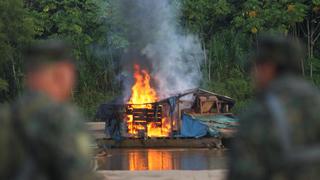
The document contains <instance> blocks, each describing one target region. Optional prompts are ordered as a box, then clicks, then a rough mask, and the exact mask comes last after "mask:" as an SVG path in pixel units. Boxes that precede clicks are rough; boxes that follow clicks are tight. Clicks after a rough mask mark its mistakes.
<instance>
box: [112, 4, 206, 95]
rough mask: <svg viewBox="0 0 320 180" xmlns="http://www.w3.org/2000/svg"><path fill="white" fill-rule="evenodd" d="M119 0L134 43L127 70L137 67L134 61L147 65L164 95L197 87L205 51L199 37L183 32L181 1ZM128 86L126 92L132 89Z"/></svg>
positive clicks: (125, 69)
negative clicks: (180, 21)
mask: <svg viewBox="0 0 320 180" xmlns="http://www.w3.org/2000/svg"><path fill="white" fill-rule="evenodd" d="M117 2H118V3H119V5H120V10H121V12H122V13H121V14H122V16H123V21H125V23H126V25H127V26H128V32H127V35H128V39H129V43H130V47H129V50H128V53H127V55H126V56H124V58H123V65H124V71H125V72H124V73H128V72H129V71H130V70H129V69H130V67H131V70H132V69H133V63H139V64H141V65H143V66H145V67H144V68H147V69H148V70H149V71H150V73H151V76H152V77H153V78H154V83H155V87H156V88H157V92H158V95H159V96H160V98H166V97H168V96H170V95H171V94H175V93H179V92H182V91H184V90H187V89H192V88H197V87H198V86H199V84H200V80H201V72H200V66H201V63H202V61H203V52H202V49H201V44H200V42H199V39H198V38H197V37H196V36H194V35H192V34H186V33H184V32H185V31H184V32H183V31H181V29H180V26H179V23H178V15H179V13H180V12H179V5H178V4H177V2H176V1H171V0H120V1H117ZM136 53H138V54H139V56H140V57H141V58H136V57H137V55H134V54H136ZM133 57H135V58H134V59H133ZM129 73H132V72H129ZM124 83H126V82H124ZM129 84H130V83H129ZM131 84H132V82H131ZM131 84H130V85H131ZM130 87H131V86H130ZM128 88H129V87H127V89H126V90H125V92H128V91H129V90H128Z"/></svg>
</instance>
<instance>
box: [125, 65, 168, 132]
mask: <svg viewBox="0 0 320 180" xmlns="http://www.w3.org/2000/svg"><path fill="white" fill-rule="evenodd" d="M134 79H135V83H134V85H133V86H132V88H131V91H132V93H131V97H130V100H129V101H128V104H127V108H126V114H127V127H128V133H129V134H130V135H131V136H140V137H141V136H148V137H164V136H168V135H169V132H170V128H171V126H170V124H169V122H168V121H167V118H166V117H164V116H162V114H163V112H162V110H163V108H162V105H159V104H157V103H156V102H157V101H158V100H159V97H158V95H157V92H156V90H155V89H154V88H152V87H151V84H150V80H151V78H150V75H149V72H148V71H147V70H144V69H140V66H139V65H135V72H134Z"/></svg>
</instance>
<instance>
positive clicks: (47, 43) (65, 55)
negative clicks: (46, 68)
mask: <svg viewBox="0 0 320 180" xmlns="http://www.w3.org/2000/svg"><path fill="white" fill-rule="evenodd" d="M72 60H73V56H72V51H71V46H70V45H69V44H67V43H65V42H64V41H61V40H42V41H38V42H35V43H33V44H32V45H31V46H29V47H27V48H26V49H25V50H24V65H25V68H26V70H27V71H28V70H32V69H34V68H37V67H38V66H39V65H43V64H48V63H53V62H58V61H70V62H73V61H72Z"/></svg>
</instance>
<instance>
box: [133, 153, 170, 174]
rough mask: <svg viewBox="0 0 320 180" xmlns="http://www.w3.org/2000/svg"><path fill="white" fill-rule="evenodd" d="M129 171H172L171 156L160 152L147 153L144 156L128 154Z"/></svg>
mask: <svg viewBox="0 0 320 180" xmlns="http://www.w3.org/2000/svg"><path fill="white" fill-rule="evenodd" d="M129 162H130V163H129V170H131V171H133V170H171V169H174V165H173V164H174V163H173V158H172V154H171V153H169V152H161V151H148V152H146V154H142V153H140V152H132V153H130V154H129Z"/></svg>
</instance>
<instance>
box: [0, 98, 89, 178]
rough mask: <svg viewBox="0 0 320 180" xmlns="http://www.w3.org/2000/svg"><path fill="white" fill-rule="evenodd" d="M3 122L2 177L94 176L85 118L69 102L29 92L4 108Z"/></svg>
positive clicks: (0, 134) (0, 138) (0, 137)
mask: <svg viewBox="0 0 320 180" xmlns="http://www.w3.org/2000/svg"><path fill="white" fill-rule="evenodd" d="M1 111H2V112H1ZM0 123H1V125H0V126H1V127H0V129H1V130H0V147H1V148H0V179H56V180H58V179H59V180H64V179H79V180H80V179H93V178H94V176H93V173H92V172H91V171H90V169H89V167H88V166H89V164H90V163H89V157H88V156H89V155H90V152H89V151H88V148H89V138H88V136H87V133H86V132H85V131H84V123H83V118H82V117H81V116H79V114H78V113H77V112H76V111H75V109H74V108H73V107H71V106H70V105H67V104H60V103H56V102H53V101H51V100H50V99H49V98H48V97H46V96H45V95H42V94H40V93H35V92H28V93H26V94H25V95H24V96H22V97H21V98H19V100H18V101H17V102H16V103H15V104H14V105H13V106H12V107H8V106H5V107H2V108H1V110H0Z"/></svg>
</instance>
